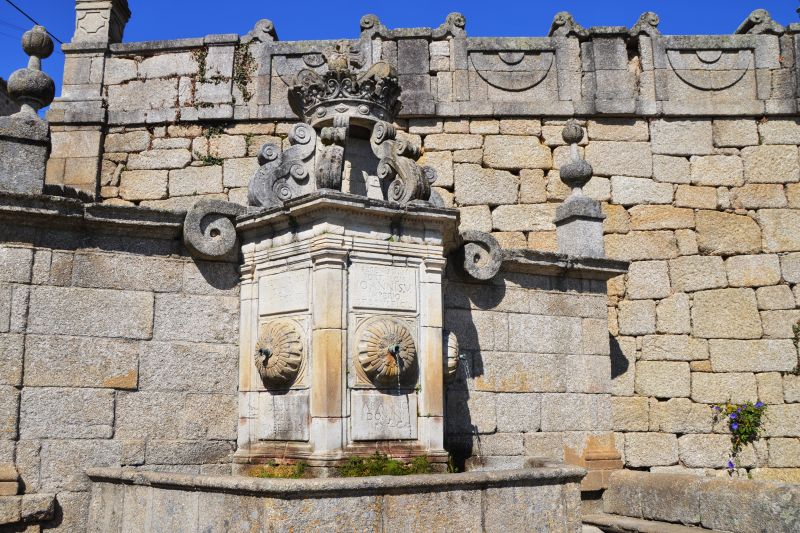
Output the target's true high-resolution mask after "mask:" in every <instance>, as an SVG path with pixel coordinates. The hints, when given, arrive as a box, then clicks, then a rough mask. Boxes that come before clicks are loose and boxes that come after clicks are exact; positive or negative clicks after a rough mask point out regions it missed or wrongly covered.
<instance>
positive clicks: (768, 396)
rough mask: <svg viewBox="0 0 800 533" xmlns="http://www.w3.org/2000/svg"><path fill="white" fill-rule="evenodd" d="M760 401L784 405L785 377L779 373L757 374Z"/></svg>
mask: <svg viewBox="0 0 800 533" xmlns="http://www.w3.org/2000/svg"><path fill="white" fill-rule="evenodd" d="M756 383H757V385H758V399H759V400H760V401H762V402H764V403H783V376H781V375H780V374H779V373H778V372H765V373H762V374H756Z"/></svg>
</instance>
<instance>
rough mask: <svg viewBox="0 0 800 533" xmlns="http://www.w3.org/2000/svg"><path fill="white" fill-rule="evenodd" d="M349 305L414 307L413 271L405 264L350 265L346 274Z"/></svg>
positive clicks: (415, 284) (415, 291)
mask: <svg viewBox="0 0 800 533" xmlns="http://www.w3.org/2000/svg"><path fill="white" fill-rule="evenodd" d="M350 286H351V287H352V290H351V292H352V302H353V307H366V308H370V309H393V310H407V311H414V310H416V308H417V283H416V271H415V270H414V269H413V268H409V267H390V266H380V265H362V264H356V265H354V266H353V268H352V271H351V277H350Z"/></svg>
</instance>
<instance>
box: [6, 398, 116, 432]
mask: <svg viewBox="0 0 800 533" xmlns="http://www.w3.org/2000/svg"><path fill="white" fill-rule="evenodd" d="M19 417H20V428H19V432H20V438H22V439H42V438H51V439H52V438H56V439H109V438H111V437H112V436H113V434H114V391H113V390H105V389H103V390H100V389H65V388H53V387H44V388H37V387H26V388H25V389H24V390H23V391H22V399H21V401H20V415H19Z"/></svg>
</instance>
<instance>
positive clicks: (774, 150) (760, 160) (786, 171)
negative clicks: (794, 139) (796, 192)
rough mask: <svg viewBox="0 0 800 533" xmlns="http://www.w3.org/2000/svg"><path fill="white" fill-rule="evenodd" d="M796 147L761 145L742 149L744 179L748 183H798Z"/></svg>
mask: <svg viewBox="0 0 800 533" xmlns="http://www.w3.org/2000/svg"><path fill="white" fill-rule="evenodd" d="M797 156H798V153H797V146H787V145H772V146H767V145H762V146H748V147H747V148H743V149H742V158H743V160H744V177H745V179H746V180H747V182H748V183H793V182H797V181H800V163H798V157H797Z"/></svg>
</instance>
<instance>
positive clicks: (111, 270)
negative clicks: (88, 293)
mask: <svg viewBox="0 0 800 533" xmlns="http://www.w3.org/2000/svg"><path fill="white" fill-rule="evenodd" d="M182 277H183V262H182V261H176V260H174V259H166V258H162V257H158V256H147V255H132V254H119V253H115V254H110V253H76V254H75V256H74V259H73V263H72V284H73V285H74V286H76V287H90V288H98V289H122V290H124V289H129V290H135V291H155V292H173V291H178V290H180V288H181V281H182Z"/></svg>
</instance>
